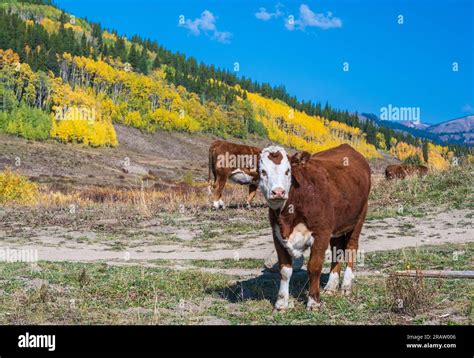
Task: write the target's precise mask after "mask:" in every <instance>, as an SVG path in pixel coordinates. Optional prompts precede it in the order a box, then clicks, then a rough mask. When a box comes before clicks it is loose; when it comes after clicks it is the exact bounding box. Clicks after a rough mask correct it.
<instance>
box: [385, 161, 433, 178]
mask: <svg viewBox="0 0 474 358" xmlns="http://www.w3.org/2000/svg"><path fill="white" fill-rule="evenodd" d="M426 174H428V167H425V166H424V165H416V164H392V165H389V166H387V168H385V179H387V180H390V179H396V178H398V179H405V178H406V177H407V176H412V175H419V176H424V175H426Z"/></svg>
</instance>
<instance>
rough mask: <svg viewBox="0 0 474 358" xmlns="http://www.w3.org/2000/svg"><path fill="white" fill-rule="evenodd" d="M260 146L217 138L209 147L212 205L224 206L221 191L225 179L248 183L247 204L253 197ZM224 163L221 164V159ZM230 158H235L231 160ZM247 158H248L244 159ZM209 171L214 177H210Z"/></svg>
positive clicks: (256, 180) (256, 183)
mask: <svg viewBox="0 0 474 358" xmlns="http://www.w3.org/2000/svg"><path fill="white" fill-rule="evenodd" d="M260 150H261V149H260V148H257V147H251V146H247V145H242V144H235V143H230V142H226V141H222V140H217V141H215V142H213V143H212V144H211V146H210V147H209V185H210V187H212V196H213V201H214V207H216V208H219V207H224V203H223V201H222V199H221V198H222V191H223V190H224V186H225V184H226V182H227V180H228V179H229V178H230V179H231V180H233V181H234V182H236V183H238V184H243V185H249V195H248V198H247V205H250V203H251V201H252V199H253V198H254V197H255V194H256V191H257V187H258V171H257V165H258V160H259V156H260ZM223 158H224V159H225V160H224V163H223V164H224V165H222V162H223V161H222V159H223ZM232 158H236V160H235V161H234V162H233V161H232ZM246 158H248V159H249V160H250V161H249V160H245V159H246ZM211 173H212V175H213V176H214V178H213V179H212V178H211Z"/></svg>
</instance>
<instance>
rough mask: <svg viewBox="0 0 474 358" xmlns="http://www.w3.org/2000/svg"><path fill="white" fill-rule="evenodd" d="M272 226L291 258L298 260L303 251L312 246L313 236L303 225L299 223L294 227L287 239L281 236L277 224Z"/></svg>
mask: <svg viewBox="0 0 474 358" xmlns="http://www.w3.org/2000/svg"><path fill="white" fill-rule="evenodd" d="M274 225H275V228H274V229H275V233H276V235H277V238H278V240H279V241H280V242H281V244H282V245H283V247H284V248H285V249H286V250H287V251H288V253H289V254H290V255H291V256H292V257H294V258H298V257H301V256H303V253H304V252H305V250H306V249H307V248H308V247H311V245H313V242H314V238H313V235H312V234H311V231H309V230H308V228H307V227H306V225H305V224H303V223H299V224H298V225H296V226H295V227H294V228H293V231H292V232H291V234H290V236H289V237H288V238H287V239H285V238H283V237H282V236H281V231H280V226H279V225H278V224H274Z"/></svg>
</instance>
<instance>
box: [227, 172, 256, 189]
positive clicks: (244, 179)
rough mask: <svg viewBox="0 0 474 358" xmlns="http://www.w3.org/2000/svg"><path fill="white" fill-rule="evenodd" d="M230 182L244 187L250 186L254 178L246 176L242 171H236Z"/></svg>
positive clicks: (232, 174) (231, 175)
mask: <svg viewBox="0 0 474 358" xmlns="http://www.w3.org/2000/svg"><path fill="white" fill-rule="evenodd" d="M229 179H230V180H232V181H233V182H235V183H237V184H242V185H249V184H251V183H252V182H253V180H254V179H253V177H251V176H250V175H248V174H246V173H245V172H243V171H242V170H240V169H236V170H234V171H233V172H232V173H231V174H230V177H229Z"/></svg>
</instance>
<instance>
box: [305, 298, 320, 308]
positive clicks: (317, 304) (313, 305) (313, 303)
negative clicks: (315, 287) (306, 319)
mask: <svg viewBox="0 0 474 358" xmlns="http://www.w3.org/2000/svg"><path fill="white" fill-rule="evenodd" d="M322 305H323V303H322V302H321V301H319V302H317V301H316V300H314V299H313V298H312V297H309V298H308V303H307V304H306V310H308V311H319V310H320V309H321V306H322Z"/></svg>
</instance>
